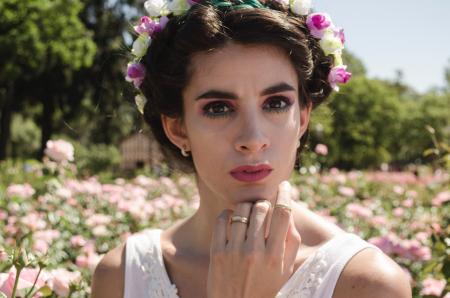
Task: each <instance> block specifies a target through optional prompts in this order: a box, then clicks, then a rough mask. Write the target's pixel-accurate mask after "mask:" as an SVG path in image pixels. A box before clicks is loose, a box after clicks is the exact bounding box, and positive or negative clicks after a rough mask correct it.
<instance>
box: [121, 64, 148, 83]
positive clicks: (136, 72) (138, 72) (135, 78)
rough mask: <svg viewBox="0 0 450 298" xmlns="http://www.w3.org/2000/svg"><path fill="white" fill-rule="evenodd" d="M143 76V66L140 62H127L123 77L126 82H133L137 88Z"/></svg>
mask: <svg viewBox="0 0 450 298" xmlns="http://www.w3.org/2000/svg"><path fill="white" fill-rule="evenodd" d="M144 78H145V66H144V65H143V64H141V63H130V64H128V69H127V76H126V77H125V79H126V80H127V81H128V82H133V84H134V86H135V87H136V88H139V87H140V86H141V84H142V82H143V81H144Z"/></svg>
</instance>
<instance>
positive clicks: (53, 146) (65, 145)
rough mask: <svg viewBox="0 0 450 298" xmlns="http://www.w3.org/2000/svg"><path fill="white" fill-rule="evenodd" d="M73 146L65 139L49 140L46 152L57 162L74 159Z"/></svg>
mask: <svg viewBox="0 0 450 298" xmlns="http://www.w3.org/2000/svg"><path fill="white" fill-rule="evenodd" d="M73 151H74V149H73V146H72V144H71V143H69V142H66V141H64V140H56V141H52V140H49V141H47V148H46V149H45V151H44V153H45V155H47V156H48V157H50V158H51V159H53V160H54V161H56V162H65V161H73Z"/></svg>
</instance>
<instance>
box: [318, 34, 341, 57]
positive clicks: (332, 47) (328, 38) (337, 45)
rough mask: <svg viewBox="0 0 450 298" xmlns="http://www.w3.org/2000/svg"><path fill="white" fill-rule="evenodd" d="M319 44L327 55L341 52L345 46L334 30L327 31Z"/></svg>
mask: <svg viewBox="0 0 450 298" xmlns="http://www.w3.org/2000/svg"><path fill="white" fill-rule="evenodd" d="M319 44H320V47H321V48H322V50H323V51H324V52H325V55H327V56H328V55H331V54H340V53H341V52H342V49H343V48H344V45H343V44H342V41H341V39H340V38H339V37H338V36H336V35H335V34H334V32H333V31H332V30H327V31H326V32H325V34H324V35H323V37H322V39H321V40H320V42H319Z"/></svg>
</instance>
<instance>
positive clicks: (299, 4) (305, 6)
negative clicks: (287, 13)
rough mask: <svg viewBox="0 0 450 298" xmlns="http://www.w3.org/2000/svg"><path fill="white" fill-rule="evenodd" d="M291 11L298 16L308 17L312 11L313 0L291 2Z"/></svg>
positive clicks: (290, 0) (292, 0)
mask: <svg viewBox="0 0 450 298" xmlns="http://www.w3.org/2000/svg"><path fill="white" fill-rule="evenodd" d="M289 5H290V9H291V11H292V12H293V13H295V14H296V15H303V16H304V15H307V14H309V11H310V10H311V0H289Z"/></svg>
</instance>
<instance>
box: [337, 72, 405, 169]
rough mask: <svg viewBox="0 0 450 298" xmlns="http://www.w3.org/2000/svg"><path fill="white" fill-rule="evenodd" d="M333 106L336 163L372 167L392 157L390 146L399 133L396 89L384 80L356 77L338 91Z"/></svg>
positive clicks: (350, 166) (346, 165) (347, 166)
mask: <svg viewBox="0 0 450 298" xmlns="http://www.w3.org/2000/svg"><path fill="white" fill-rule="evenodd" d="M330 106H331V108H332V110H333V113H334V114H333V124H332V126H333V133H332V138H330V141H329V146H330V147H331V148H332V149H331V150H330V151H331V153H330V158H331V160H332V161H333V164H335V165H337V166H339V167H342V168H361V167H369V168H370V167H375V166H378V165H379V164H381V163H382V162H389V161H390V160H391V154H390V153H389V148H390V146H391V144H392V142H395V136H397V134H398V129H399V123H398V113H399V109H400V102H399V100H398V98H397V96H396V94H395V92H394V91H392V90H391V89H390V88H388V87H387V86H386V85H385V84H384V83H382V82H380V81H377V80H369V79H366V78H364V77H356V78H354V79H353V80H352V81H351V83H350V84H348V85H347V86H344V87H343V88H342V90H341V92H339V93H336V94H334V96H333V100H332V101H331V103H330Z"/></svg>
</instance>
